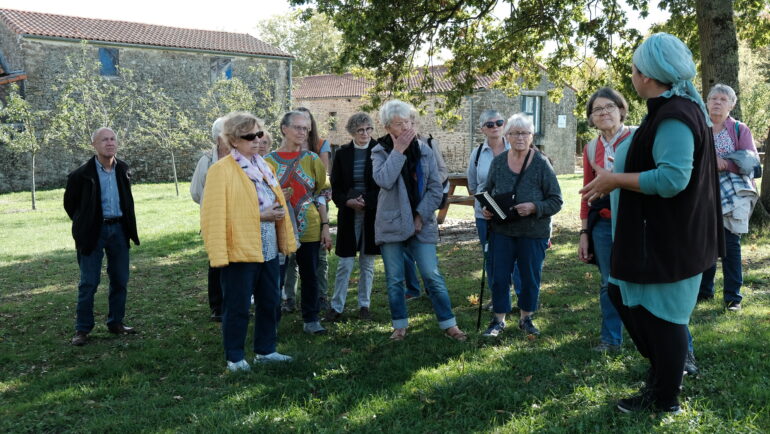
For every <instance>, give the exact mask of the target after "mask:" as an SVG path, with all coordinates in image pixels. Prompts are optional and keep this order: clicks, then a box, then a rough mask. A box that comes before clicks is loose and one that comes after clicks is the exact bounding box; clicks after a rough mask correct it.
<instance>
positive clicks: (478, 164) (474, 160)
mask: <svg viewBox="0 0 770 434" xmlns="http://www.w3.org/2000/svg"><path fill="white" fill-rule="evenodd" d="M479 128H480V129H481V133H482V134H484V137H485V139H484V141H483V142H481V144H480V145H479V146H478V147H476V148H474V149H473V150H472V151H471V156H470V159H469V161H470V164H468V170H467V177H468V193H469V194H471V195H473V194H476V193H479V192H482V191H486V183H487V175H488V174H489V166H490V164H492V160H493V159H494V158H495V157H497V156H498V155H500V153H501V152H503V151H506V150H508V149H511V144H510V143H508V140H506V139H505V135H504V134H503V130H504V129H505V119H504V118H503V116H502V115H501V114H500V112H498V111H497V110H485V111H484V112H482V113H481V115H480V116H479ZM473 213H474V215H475V217H476V232H477V233H478V235H479V241H480V242H481V249H482V251H483V250H484V245H485V244H487V242H488V241H489V239H488V237H487V235H488V231H487V229H488V226H489V224H488V223H487V220H486V219H485V218H484V214H483V213H482V211H481V203H480V202H479V201H478V200H477V201H475V203H474V206H473ZM486 272H487V282H488V283H489V287H490V288H492V263H491V262H490V261H487V269H486ZM511 281H512V282H513V287H514V290H515V291H516V293H517V294H518V291H519V287H520V286H521V280H520V278H519V273H518V271H517V268H516V266H515V265H514V269H513V274H512V275H511ZM491 307H492V303H491V302H490V304H489V308H491Z"/></svg>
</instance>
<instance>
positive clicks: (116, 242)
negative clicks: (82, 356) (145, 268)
mask: <svg viewBox="0 0 770 434" xmlns="http://www.w3.org/2000/svg"><path fill="white" fill-rule="evenodd" d="M105 252H106V253H107V276H108V277H109V278H110V289H109V293H108V294H107V302H108V306H109V310H108V312H107V325H112V324H116V325H117V324H122V323H123V317H124V316H125V315H126V295H127V292H128V291H127V285H128V261H129V259H128V240H127V239H126V234H125V233H124V232H123V226H122V225H121V224H120V223H112V224H103V225H102V229H101V232H100V234H99V239H98V240H97V242H96V248H94V250H93V251H92V252H91V253H90V254H88V255H85V254H82V253H80V252H78V254H77V258H78V265H79V266H80V283H79V284H78V304H77V319H76V322H75V330H78V331H82V332H86V333H89V332H90V331H91V330H93V328H94V295H95V294H96V289H97V287H98V286H99V281H100V279H101V273H102V259H103V258H104V253H105Z"/></svg>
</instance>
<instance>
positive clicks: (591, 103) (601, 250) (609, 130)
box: [578, 87, 633, 351]
mask: <svg viewBox="0 0 770 434" xmlns="http://www.w3.org/2000/svg"><path fill="white" fill-rule="evenodd" d="M627 114H628V103H627V102H626V99H625V98H623V95H621V94H619V93H618V92H617V91H616V90H614V89H611V88H609V87H603V88H601V89H599V90H597V91H596V92H595V93H594V94H593V95H591V97H590V98H589V99H588V104H586V117H587V118H588V125H589V126H591V127H594V128H596V129H597V130H599V135H598V136H597V137H595V138H594V139H593V140H591V141H590V142H589V143H588V145H586V147H585V148H584V149H583V185H584V186H585V185H586V184H588V183H589V182H591V181H592V180H593V179H594V178H595V177H596V172H595V171H594V169H593V166H592V164H591V163H593V164H595V165H597V166H599V167H602V168H604V169H607V170H612V165H613V162H614V161H615V150H616V149H617V148H618V146H620V145H621V144H622V143H623V144H627V142H630V141H631V137H633V131H632V129H631V128H629V127H627V126H625V125H623V121H624V120H625V119H626V115H627ZM580 220H581V229H580V242H579V244H578V259H580V260H581V261H583V262H586V263H588V262H593V263H595V264H596V265H597V266H598V267H599V273H600V274H601V279H602V280H601V287H600V289H599V306H600V308H601V312H602V325H601V331H600V333H599V336H600V339H601V341H600V342H599V345H598V346H596V347H595V348H594V350H595V351H619V350H620V347H621V345H622V344H623V322H622V321H621V320H620V315H618V311H617V309H615V306H613V305H612V302H611V301H610V298H609V296H608V295H607V285H608V283H609V277H610V255H611V253H612V215H611V211H610V198H609V196H605V197H603V198H601V199H599V200H595V201H593V202H591V203H590V204H589V203H588V201H586V200H585V199H583V200H581V201H580Z"/></svg>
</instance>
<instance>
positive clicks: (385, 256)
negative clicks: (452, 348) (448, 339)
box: [380, 237, 457, 330]
mask: <svg viewBox="0 0 770 434" xmlns="http://www.w3.org/2000/svg"><path fill="white" fill-rule="evenodd" d="M380 250H381V251H382V262H383V264H384V265H385V279H386V281H387V285H388V303H389V304H390V317H391V320H392V322H393V328H396V329H401V328H406V327H407V326H408V325H409V314H408V312H407V309H406V299H405V298H404V252H406V251H408V252H409V253H410V254H411V255H412V257H413V258H414V259H415V262H416V263H417V268H419V269H420V275H421V276H422V278H423V281H424V282H425V292H427V293H428V297H430V301H431V304H432V305H433V311H434V312H435V313H436V318H437V319H438V326H439V328H441V329H442V330H446V329H448V328H450V327H454V326H455V325H457V321H456V319H455V315H454V313H452V303H451V302H450V301H449V293H448V292H447V287H446V283H445V282H444V278H443V277H442V276H441V272H440V271H439V269H438V256H437V255H436V245H435V244H427V243H421V242H419V241H417V239H416V238H415V237H412V238H409V239H408V240H406V241H402V242H399V243H385V244H383V245H382V246H380Z"/></svg>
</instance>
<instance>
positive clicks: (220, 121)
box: [211, 116, 225, 142]
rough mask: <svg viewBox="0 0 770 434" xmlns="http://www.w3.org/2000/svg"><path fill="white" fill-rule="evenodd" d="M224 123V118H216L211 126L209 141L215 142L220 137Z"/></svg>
mask: <svg viewBox="0 0 770 434" xmlns="http://www.w3.org/2000/svg"><path fill="white" fill-rule="evenodd" d="M224 123H225V117H224V116H222V117H221V118H217V120H215V121H214V123H213V124H211V140H213V141H215V142H216V141H217V139H218V138H219V136H221V135H222V125H224Z"/></svg>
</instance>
